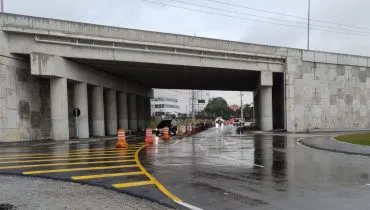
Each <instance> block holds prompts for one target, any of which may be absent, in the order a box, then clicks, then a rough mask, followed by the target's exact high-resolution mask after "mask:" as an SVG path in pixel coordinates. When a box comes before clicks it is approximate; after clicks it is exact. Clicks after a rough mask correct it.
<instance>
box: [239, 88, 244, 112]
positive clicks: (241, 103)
mask: <svg viewBox="0 0 370 210" xmlns="http://www.w3.org/2000/svg"><path fill="white" fill-rule="evenodd" d="M240 118H241V119H243V118H244V117H243V92H242V91H240Z"/></svg>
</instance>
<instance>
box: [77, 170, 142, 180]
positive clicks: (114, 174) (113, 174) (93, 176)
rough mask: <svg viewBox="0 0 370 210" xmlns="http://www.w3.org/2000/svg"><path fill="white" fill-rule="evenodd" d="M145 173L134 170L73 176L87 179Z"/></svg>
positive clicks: (78, 178)
mask: <svg viewBox="0 0 370 210" xmlns="http://www.w3.org/2000/svg"><path fill="white" fill-rule="evenodd" d="M141 174H144V173H143V172H142V171H134V172H124V173H110V174H94V175H86V176H72V177H71V179H73V180H86V179H98V178H108V177H117V176H134V175H141Z"/></svg>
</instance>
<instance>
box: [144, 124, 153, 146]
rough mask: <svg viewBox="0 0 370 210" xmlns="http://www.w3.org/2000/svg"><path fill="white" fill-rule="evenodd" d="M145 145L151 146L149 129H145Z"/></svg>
mask: <svg viewBox="0 0 370 210" xmlns="http://www.w3.org/2000/svg"><path fill="white" fill-rule="evenodd" d="M145 144H153V133H152V129H150V128H147V129H146V131H145Z"/></svg>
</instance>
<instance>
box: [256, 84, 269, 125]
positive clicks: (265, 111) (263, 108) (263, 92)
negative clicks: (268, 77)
mask: <svg viewBox="0 0 370 210" xmlns="http://www.w3.org/2000/svg"><path fill="white" fill-rule="evenodd" d="M259 98H260V102H259V103H260V104H259V105H260V109H259V111H260V114H261V117H260V123H261V130H263V131H269V130H272V87H269V86H261V87H260V97H259Z"/></svg>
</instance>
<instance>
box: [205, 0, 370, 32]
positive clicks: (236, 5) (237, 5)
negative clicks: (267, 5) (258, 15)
mask: <svg viewBox="0 0 370 210" xmlns="http://www.w3.org/2000/svg"><path fill="white" fill-rule="evenodd" d="M206 1H209V2H214V3H218V4H223V5H229V6H233V7H237V8H245V9H249V10H255V11H259V12H265V13H270V14H275V15H283V16H289V17H294V18H299V19H302V20H307V18H306V17H301V16H296V15H290V14H284V13H280V12H272V11H268V10H263V9H257V8H252V7H247V6H244V5H240V4H232V3H227V2H223V1H218V0H206ZM310 20H314V21H317V22H322V23H328V24H334V25H340V26H346V27H351V28H358V29H365V30H370V28H366V27H361V26H351V25H347V24H343V23H336V22H330V21H327V20H320V19H310Z"/></svg>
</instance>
